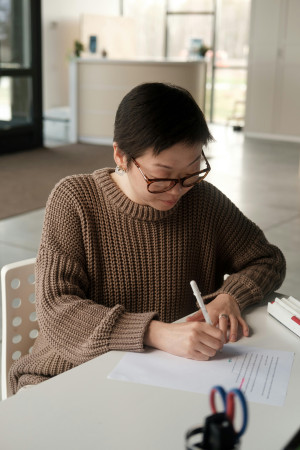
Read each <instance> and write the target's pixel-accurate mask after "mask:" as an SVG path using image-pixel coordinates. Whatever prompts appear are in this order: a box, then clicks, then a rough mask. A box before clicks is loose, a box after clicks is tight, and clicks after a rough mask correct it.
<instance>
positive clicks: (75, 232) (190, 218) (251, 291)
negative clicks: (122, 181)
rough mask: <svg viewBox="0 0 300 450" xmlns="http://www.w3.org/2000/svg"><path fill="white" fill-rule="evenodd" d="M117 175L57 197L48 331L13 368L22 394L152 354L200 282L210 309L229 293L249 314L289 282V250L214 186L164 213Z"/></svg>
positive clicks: (62, 189)
mask: <svg viewBox="0 0 300 450" xmlns="http://www.w3.org/2000/svg"><path fill="white" fill-rule="evenodd" d="M111 171H112V169H101V170H97V171H96V172H94V173H93V174H90V175H76V176H71V177H67V178H65V179H64V180H62V181H61V182H60V183H58V184H57V185H56V186H55V188H54V190H53V191H52V193H51V195H50V197H49V200H48V203H47V208H46V216H45V222H44V227H43V234H42V239H41V245H40V248H39V252H38V257H37V263H36V308H37V316H38V322H39V327H40V330H41V331H40V334H39V336H38V338H37V340H36V343H35V345H34V349H33V352H32V354H30V355H27V356H24V357H22V358H21V359H20V360H18V361H16V362H15V363H14V364H13V366H12V368H11V371H10V384H11V387H12V390H13V392H16V391H17V390H18V389H19V388H20V387H21V386H24V385H25V384H35V383H39V382H41V381H43V380H46V379H48V378H49V377H53V376H55V375H57V374H59V373H62V372H64V371H66V370H69V369H71V368H72V367H74V366H76V365H78V364H81V363H84V362H85V361H88V360H89V359H91V358H94V357H96V356H98V355H101V354H103V353H105V352H108V351H110V350H126V351H142V350H143V337H144V333H145V330H146V329H147V326H148V324H149V322H150V321H151V320H152V319H153V318H157V317H159V319H160V320H162V321H165V322H173V321H175V320H177V319H179V318H181V317H183V316H185V315H187V314H189V313H191V312H192V311H194V310H195V301H194V297H193V293H192V290H191V287H190V284H189V282H190V280H192V279H194V280H196V282H197V283H198V286H199V288H200V290H201V291H202V293H203V294H204V295H205V297H204V298H205V299H206V300H211V299H213V298H214V297H215V296H216V295H217V294H218V293H228V294H230V295H232V296H233V297H234V298H235V299H236V300H237V301H238V303H239V305H240V308H241V309H243V308H245V307H246V306H247V305H251V304H254V303H257V302H259V301H260V300H261V299H262V298H263V297H264V296H265V295H266V294H268V293H269V292H271V291H273V290H275V289H277V288H278V287H279V286H280V284H281V283H282V281H283V278H284V274H285V260H284V257H283V255H282V253H281V252H280V250H279V249H278V248H276V247H275V246H273V245H270V244H269V243H268V241H267V240H266V238H265V236H264V234H263V233H262V231H261V230H260V229H259V228H258V227H257V226H256V225H255V224H254V223H253V222H251V221H250V220H248V219H247V218H246V217H245V216H244V215H243V214H242V213H241V212H240V211H239V210H238V209H237V208H236V207H235V206H234V205H233V204H232V203H231V202H230V200H229V199H228V198H227V197H225V196H224V195H223V194H222V193H221V192H220V191H218V189H216V188H215V187H214V186H212V185H211V184H210V183H208V182H205V181H204V182H202V183H200V184H199V185H197V186H195V187H194V188H193V189H191V190H190V191H189V192H188V193H187V194H186V195H185V196H183V197H182V198H181V200H180V201H179V203H178V204H177V205H176V206H175V207H174V208H172V209H170V210H169V211H158V210H155V209H153V208H151V207H149V206H141V205H138V204H136V203H133V202H132V201H131V200H129V199H128V198H127V197H126V196H125V195H124V194H123V193H122V192H121V191H120V190H119V188H118V187H117V186H116V184H115V183H114V182H113V180H112V179H111V177H110V172H111ZM224 274H230V276H229V277H228V278H227V279H226V281H225V282H224Z"/></svg>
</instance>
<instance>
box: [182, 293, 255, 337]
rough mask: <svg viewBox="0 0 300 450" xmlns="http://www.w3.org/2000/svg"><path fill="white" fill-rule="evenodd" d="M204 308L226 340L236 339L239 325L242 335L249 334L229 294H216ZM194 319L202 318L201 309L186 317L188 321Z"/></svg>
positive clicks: (235, 303) (237, 307)
mask: <svg viewBox="0 0 300 450" xmlns="http://www.w3.org/2000/svg"><path fill="white" fill-rule="evenodd" d="M206 309H207V312H208V314H209V317H210V318H211V321H212V323H213V325H215V326H216V325H219V328H220V330H221V331H222V332H223V334H224V337H225V341H226V342H227V341H230V342H235V341H236V340H237V339H238V328H239V325H240V327H241V328H242V333H243V336H249V327H248V325H247V323H246V321H245V320H244V319H243V318H242V316H241V312H240V308H239V306H238V304H237V302H236V301H235V300H234V298H233V297H231V296H230V295H228V294H220V295H218V296H217V297H216V298H215V299H214V300H212V301H211V302H210V303H208V304H207V305H206ZM196 320H200V321H203V320H204V317H203V314H202V311H201V310H199V311H197V312H196V313H195V314H193V315H192V316H189V317H188V318H187V321H188V322H193V321H196ZM228 329H229V334H228ZM227 334H228V337H227Z"/></svg>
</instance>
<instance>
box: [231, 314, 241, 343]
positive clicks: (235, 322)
mask: <svg viewBox="0 0 300 450" xmlns="http://www.w3.org/2000/svg"><path fill="white" fill-rule="evenodd" d="M238 326H239V323H238V320H237V318H236V317H235V316H232V317H231V318H230V331H229V341H230V342H235V341H236V340H237V337H238Z"/></svg>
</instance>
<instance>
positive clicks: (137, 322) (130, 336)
mask: <svg viewBox="0 0 300 450" xmlns="http://www.w3.org/2000/svg"><path fill="white" fill-rule="evenodd" d="M157 318H158V315H157V313H155V312H150V313H141V314H136V313H124V314H122V316H121V317H120V319H119V320H118V322H117V323H116V325H115V326H114V329H113V332H112V334H111V336H110V342H109V350H125V351H133V352H141V351H143V348H144V335H145V332H146V330H147V328H148V326H149V323H150V322H151V320H153V319H157Z"/></svg>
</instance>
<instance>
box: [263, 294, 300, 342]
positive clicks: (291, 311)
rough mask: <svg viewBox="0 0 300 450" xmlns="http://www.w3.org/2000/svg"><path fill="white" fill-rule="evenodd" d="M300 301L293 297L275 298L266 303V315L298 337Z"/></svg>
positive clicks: (299, 331) (299, 332)
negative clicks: (269, 315)
mask: <svg viewBox="0 0 300 450" xmlns="http://www.w3.org/2000/svg"><path fill="white" fill-rule="evenodd" d="M299 311H300V301H299V300H296V299H295V298H293V297H289V298H288V299H285V298H283V299H279V298H275V300H274V301H273V302H269V303H268V313H269V314H271V316H273V317H275V319H277V320H278V321H279V322H281V323H282V324H283V325H285V326H286V327H287V328H289V329H290V330H291V331H293V332H294V333H295V334H297V336H299V337H300V313H299Z"/></svg>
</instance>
